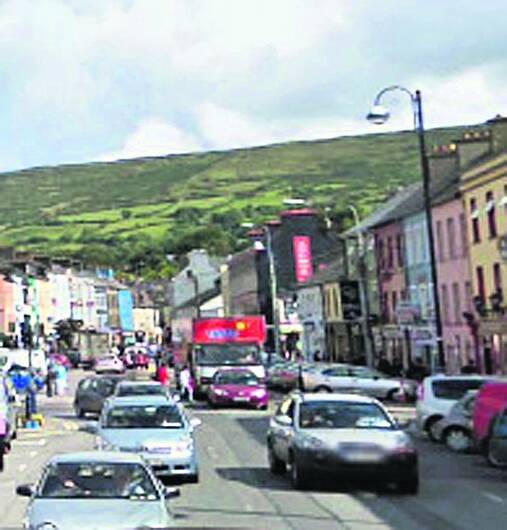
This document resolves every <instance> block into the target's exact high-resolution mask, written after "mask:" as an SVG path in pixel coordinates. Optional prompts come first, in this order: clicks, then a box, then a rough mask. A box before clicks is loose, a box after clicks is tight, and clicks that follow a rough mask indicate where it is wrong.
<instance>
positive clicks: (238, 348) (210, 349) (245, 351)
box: [194, 344, 260, 366]
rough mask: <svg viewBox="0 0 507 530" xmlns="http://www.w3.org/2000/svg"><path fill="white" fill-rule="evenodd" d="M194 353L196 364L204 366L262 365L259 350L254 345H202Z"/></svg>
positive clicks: (196, 347)
mask: <svg viewBox="0 0 507 530" xmlns="http://www.w3.org/2000/svg"><path fill="white" fill-rule="evenodd" d="M194 351H195V362H196V364H199V365H203V366H223V365H230V366H245V365H252V364H260V353H259V348H258V347H257V346H256V345H253V344H206V345H203V344H201V345H197V346H195V347H194Z"/></svg>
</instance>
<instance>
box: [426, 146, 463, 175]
mask: <svg viewBox="0 0 507 530" xmlns="http://www.w3.org/2000/svg"><path fill="white" fill-rule="evenodd" d="M428 163H429V166H430V176H431V180H432V181H440V180H443V179H444V178H446V177H448V176H452V175H455V174H456V173H457V170H458V148H457V145H456V144H454V143H452V144H448V145H436V146H435V147H433V150H432V152H431V154H430V155H429V156H428Z"/></svg>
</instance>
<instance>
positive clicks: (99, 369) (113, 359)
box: [95, 354, 125, 374]
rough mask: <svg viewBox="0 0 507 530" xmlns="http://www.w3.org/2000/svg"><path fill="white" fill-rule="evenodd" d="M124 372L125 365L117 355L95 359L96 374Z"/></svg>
mask: <svg viewBox="0 0 507 530" xmlns="http://www.w3.org/2000/svg"><path fill="white" fill-rule="evenodd" d="M124 372H125V365H124V364H123V361H122V360H121V359H120V358H119V357H118V356H117V355H113V354H109V355H105V356H104V357H99V358H98V359H97V360H96V361H95V373H96V374H123V373H124Z"/></svg>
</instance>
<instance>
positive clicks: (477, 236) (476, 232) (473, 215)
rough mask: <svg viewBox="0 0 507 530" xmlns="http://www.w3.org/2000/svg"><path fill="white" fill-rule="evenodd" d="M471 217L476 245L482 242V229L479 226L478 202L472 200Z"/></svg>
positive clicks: (473, 238)
mask: <svg viewBox="0 0 507 530" xmlns="http://www.w3.org/2000/svg"><path fill="white" fill-rule="evenodd" d="M470 215H471V218H472V241H473V242H474V243H480V242H481V229H480V226H479V210H478V209H477V201H476V200H475V199H470Z"/></svg>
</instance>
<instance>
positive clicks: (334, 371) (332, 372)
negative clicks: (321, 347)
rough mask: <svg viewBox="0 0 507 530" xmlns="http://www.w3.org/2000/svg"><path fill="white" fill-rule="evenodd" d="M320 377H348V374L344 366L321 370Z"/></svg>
mask: <svg viewBox="0 0 507 530" xmlns="http://www.w3.org/2000/svg"><path fill="white" fill-rule="evenodd" d="M322 375H326V376H328V377H348V375H349V373H348V370H347V368H346V367H345V366H335V367H333V368H328V369H327V370H323V372H322Z"/></svg>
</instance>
